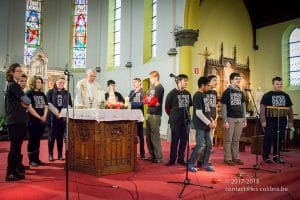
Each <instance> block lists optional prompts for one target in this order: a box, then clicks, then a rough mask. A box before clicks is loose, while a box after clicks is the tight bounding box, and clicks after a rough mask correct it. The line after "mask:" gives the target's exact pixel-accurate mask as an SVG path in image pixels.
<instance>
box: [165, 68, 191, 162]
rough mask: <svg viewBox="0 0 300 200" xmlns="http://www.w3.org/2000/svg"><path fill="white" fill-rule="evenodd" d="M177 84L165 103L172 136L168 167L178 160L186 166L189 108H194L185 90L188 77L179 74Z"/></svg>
mask: <svg viewBox="0 0 300 200" xmlns="http://www.w3.org/2000/svg"><path fill="white" fill-rule="evenodd" d="M176 83H177V86H178V87H177V88H174V89H173V90H171V91H170V92H169V94H168V95H167V98H166V103H165V111H166V113H167V114H168V115H169V124H170V127H171V134H172V137H171V145H170V160H169V162H167V163H166V166H171V165H174V164H175V161H176V159H177V163H178V164H181V165H186V163H185V161H184V153H185V148H186V144H187V134H188V128H189V126H188V121H189V119H190V113H189V108H190V107H191V106H192V97H191V94H190V93H189V92H188V91H187V90H185V89H186V88H187V85H188V76H187V75H185V74H179V75H178V76H177V77H176ZM178 144H179V147H178ZM177 151H178V153H177ZM177 156H178V157H177Z"/></svg>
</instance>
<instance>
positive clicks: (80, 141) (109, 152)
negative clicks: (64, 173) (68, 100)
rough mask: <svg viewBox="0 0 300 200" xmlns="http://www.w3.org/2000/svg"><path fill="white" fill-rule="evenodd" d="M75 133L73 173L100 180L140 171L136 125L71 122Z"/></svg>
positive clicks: (73, 136) (72, 159) (126, 123)
mask: <svg viewBox="0 0 300 200" xmlns="http://www.w3.org/2000/svg"><path fill="white" fill-rule="evenodd" d="M74 122H75V123H74ZM71 130H73V133H71V134H70V139H69V141H70V147H71V148H70V151H69V155H70V163H71V164H70V166H71V167H70V168H71V170H79V171H83V172H86V173H89V174H93V175H97V176H100V175H107V174H115V173H120V172H128V171H134V170H136V169H137V159H136V150H137V148H136V142H135V138H136V123H135V121H115V122H100V123H98V122H96V121H89V120H75V121H74V120H70V131H69V132H71Z"/></svg>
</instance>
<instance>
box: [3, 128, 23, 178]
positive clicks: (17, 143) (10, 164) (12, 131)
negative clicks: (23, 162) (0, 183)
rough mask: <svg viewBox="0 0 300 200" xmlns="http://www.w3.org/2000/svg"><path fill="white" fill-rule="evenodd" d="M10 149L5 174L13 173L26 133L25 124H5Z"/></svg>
mask: <svg viewBox="0 0 300 200" xmlns="http://www.w3.org/2000/svg"><path fill="white" fill-rule="evenodd" d="M7 130H8V135H9V140H10V149H9V153H8V157H7V174H13V173H15V170H16V167H17V163H18V158H19V157H20V155H21V148H22V144H23V139H24V137H25V135H26V124H11V125H8V126H7Z"/></svg>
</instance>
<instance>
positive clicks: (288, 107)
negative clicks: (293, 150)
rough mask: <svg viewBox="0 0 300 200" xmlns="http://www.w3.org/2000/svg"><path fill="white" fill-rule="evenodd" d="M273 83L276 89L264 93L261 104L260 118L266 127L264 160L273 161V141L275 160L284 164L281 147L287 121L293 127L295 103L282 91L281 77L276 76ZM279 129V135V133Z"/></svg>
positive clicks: (289, 126)
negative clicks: (271, 156)
mask: <svg viewBox="0 0 300 200" xmlns="http://www.w3.org/2000/svg"><path fill="white" fill-rule="evenodd" d="M272 83H273V88H274V90H273V91H269V92H268V93H266V94H264V96H263V98H262V100H261V105H260V116H261V118H260V120H261V124H262V127H263V128H264V129H265V135H264V142H263V150H264V152H263V160H264V161H265V162H266V163H272V161H271V159H270V158H269V155H270V153H271V146H272V143H273V160H274V161H275V162H277V163H281V164H284V163H285V162H284V161H283V160H282V159H281V158H280V151H279V148H280V146H281V143H282V139H283V136H284V132H285V128H286V125H287V123H288V128H292V127H293V122H294V116H293V107H292V106H293V104H292V101H291V99H290V96H289V95H288V94H287V93H285V92H283V91H282V86H283V84H282V79H281V78H280V77H275V78H273V80H272ZM287 116H288V120H287ZM278 120H279V121H278ZM278 131H279V135H277V133H278ZM277 137H279V138H277ZM278 140H279V141H278ZM277 142H278V143H279V146H277V144H278V143H277Z"/></svg>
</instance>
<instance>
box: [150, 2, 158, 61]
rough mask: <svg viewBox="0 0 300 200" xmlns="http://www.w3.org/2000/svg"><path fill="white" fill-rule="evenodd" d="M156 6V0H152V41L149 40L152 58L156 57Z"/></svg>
mask: <svg viewBox="0 0 300 200" xmlns="http://www.w3.org/2000/svg"><path fill="white" fill-rule="evenodd" d="M156 7H157V0H152V30H151V32H152V42H151V47H152V48H151V49H152V58H153V57H156V34H157V28H156V21H157V13H156Z"/></svg>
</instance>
